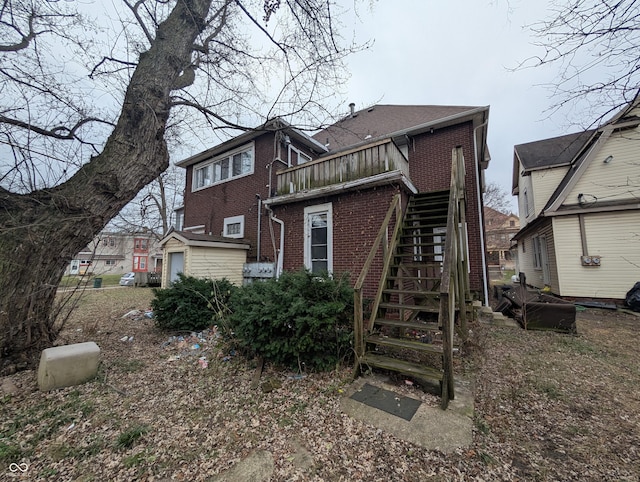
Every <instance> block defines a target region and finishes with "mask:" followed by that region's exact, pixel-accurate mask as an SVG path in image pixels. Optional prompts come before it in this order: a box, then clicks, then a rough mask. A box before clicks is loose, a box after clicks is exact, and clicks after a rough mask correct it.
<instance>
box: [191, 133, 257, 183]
mask: <svg viewBox="0 0 640 482" xmlns="http://www.w3.org/2000/svg"><path fill="white" fill-rule="evenodd" d="M252 173H253V144H250V145H248V146H243V147H242V148H241V149H239V150H237V151H235V152H232V153H231V154H225V155H224V156H222V157H218V158H216V159H213V160H210V161H206V162H205V163H202V164H199V165H198V166H196V167H194V168H193V187H192V190H193V191H197V190H198V189H203V188H205V187H208V186H212V185H214V184H218V183H221V182H225V181H229V180H231V179H234V178H236V177H240V176H246V175H248V174H252Z"/></svg>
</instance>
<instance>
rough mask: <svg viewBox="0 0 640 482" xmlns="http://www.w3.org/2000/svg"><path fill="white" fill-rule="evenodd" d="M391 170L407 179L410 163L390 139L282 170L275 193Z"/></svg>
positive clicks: (351, 179)
mask: <svg viewBox="0 0 640 482" xmlns="http://www.w3.org/2000/svg"><path fill="white" fill-rule="evenodd" d="M390 171H402V172H403V173H404V174H405V176H407V177H408V176H409V162H408V161H407V159H406V158H405V156H404V154H402V152H401V151H400V149H398V147H397V146H396V145H395V144H394V143H393V142H392V141H391V139H385V140H383V141H379V142H376V143H375V144H370V145H367V146H364V147H362V148H360V149H352V150H349V151H345V152H341V153H339V154H335V155H333V156H330V157H324V158H322V159H317V160H315V161H311V162H306V163H304V164H301V165H299V166H294V167H290V168H288V169H285V170H284V171H280V172H278V173H277V191H276V192H277V195H283V194H294V193H297V192H301V191H308V190H311V189H318V188H321V187H325V186H330V185H332V184H340V183H344V182H349V181H355V180H358V179H364V178H366V177H370V176H375V175H376V174H382V173H384V172H390Z"/></svg>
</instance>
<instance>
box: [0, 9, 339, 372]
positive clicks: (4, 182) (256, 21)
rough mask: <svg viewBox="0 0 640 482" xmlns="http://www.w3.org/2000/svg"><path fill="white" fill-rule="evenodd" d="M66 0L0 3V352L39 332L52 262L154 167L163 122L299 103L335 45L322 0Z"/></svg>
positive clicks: (323, 90)
mask: <svg viewBox="0 0 640 482" xmlns="http://www.w3.org/2000/svg"><path fill="white" fill-rule="evenodd" d="M106 4H109V2H105V5H106ZM81 7H82V4H81V3H79V2H54V1H42V0H4V1H3V2H2V5H1V6H0V39H2V40H1V41H0V89H1V91H2V97H1V100H0V102H1V104H0V142H1V143H2V144H1V145H0V149H1V152H2V157H1V159H2V163H1V164H0V350H1V353H2V357H3V358H4V359H5V360H6V359H9V358H15V357H16V356H18V355H21V356H23V357H25V359H31V360H33V359H35V356H36V355H37V354H38V353H39V351H40V350H41V349H42V348H44V347H47V346H49V345H50V344H51V343H52V342H53V341H54V339H55V337H56V335H57V333H58V331H59V329H60V324H59V323H57V322H56V318H55V316H54V315H55V312H54V311H53V309H52V308H53V306H54V300H55V296H56V288H57V286H58V284H59V283H60V280H61V277H62V275H63V273H64V270H65V267H66V265H67V264H68V262H69V261H70V260H71V258H72V257H73V255H74V254H75V253H77V252H78V251H79V250H80V249H82V248H83V247H84V246H86V245H87V244H88V243H89V242H90V241H91V239H93V238H94V236H95V235H96V234H97V233H99V232H100V231H101V230H102V229H103V227H104V226H105V225H106V224H107V223H108V222H109V221H110V220H111V219H113V218H114V216H116V214H117V213H118V212H119V211H120V210H121V209H122V208H123V207H124V206H125V205H126V204H127V203H128V202H130V201H131V200H132V199H134V197H135V196H136V195H137V194H138V192H140V190H141V189H143V188H144V187H145V186H146V185H147V184H149V183H150V182H151V181H153V180H154V179H157V178H158V176H159V175H160V174H161V173H162V172H163V171H164V170H165V169H166V168H167V166H168V159H169V156H168V150H167V142H166V138H167V137H168V136H177V135H179V133H177V132H178V131H180V130H181V129H183V128H187V129H196V128H199V127H206V129H207V131H206V132H207V133H208V134H207V135H209V136H210V135H211V132H215V130H216V129H224V128H229V127H233V128H237V129H246V127H245V122H243V120H246V119H247V117H245V115H246V114H247V113H249V114H261V118H262V119H263V120H264V121H268V120H270V119H271V118H273V117H274V116H282V115H286V114H295V113H301V112H313V111H314V107H316V108H317V107H319V106H320V105H321V103H322V100H323V96H324V95H335V92H336V87H337V83H338V82H339V80H340V78H341V72H344V69H343V68H342V64H341V61H342V59H343V57H344V56H345V55H346V54H347V53H348V52H349V50H350V49H349V48H347V49H344V48H342V47H340V43H339V42H340V39H339V38H338V37H337V35H336V34H335V32H336V26H335V17H336V15H337V11H336V7H335V5H334V4H333V2H332V0H287V1H285V2H281V1H279V0H275V1H274V0H122V3H121V4H117V8H116V9H115V10H113V11H112V12H111V15H110V16H109V17H106V16H104V15H105V14H101V17H100V18H99V19H94V20H91V15H93V12H92V11H85V12H82V11H79V10H78V9H80V8H81ZM102 7H104V5H103V4H102V2H100V3H97V4H93V5H91V8H92V9H93V10H96V11H97V10H99V9H100V8H102ZM105 8H106V7H105ZM260 93H263V94H264V95H262V96H261V95H259V94H260ZM269 98H271V99H275V100H274V101H273V102H271V103H270V104H268V103H267V102H266V100H267V99H269ZM194 111H195V112H196V113H197V114H198V115H199V117H197V118H196V117H193V116H191V113H192V112H194ZM316 111H317V109H316Z"/></svg>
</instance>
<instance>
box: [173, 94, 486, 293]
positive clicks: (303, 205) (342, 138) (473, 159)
mask: <svg viewBox="0 0 640 482" xmlns="http://www.w3.org/2000/svg"><path fill="white" fill-rule="evenodd" d="M350 107H351V112H350V114H349V115H348V116H347V117H346V118H344V119H343V120H341V121H340V122H338V123H336V124H334V125H333V126H331V127H329V128H327V129H324V130H322V131H320V132H319V133H317V134H316V135H314V136H313V137H310V136H308V135H307V134H305V133H304V132H302V131H300V130H298V129H295V128H292V127H291V126H289V125H288V124H287V123H285V122H283V121H282V120H279V119H277V120H274V121H272V122H269V123H268V124H266V125H265V126H263V127H262V128H259V129H256V130H254V131H249V132H246V133H244V134H241V135H239V136H237V137H235V138H233V139H231V140H229V141H226V142H224V143H222V144H220V145H218V146H216V147H213V148H212V149H209V150H207V151H204V152H202V153H199V154H197V155H195V156H192V157H190V158H188V159H184V160H182V161H180V162H178V163H177V165H178V166H180V167H183V168H185V169H186V171H187V172H186V189H185V196H184V207H183V208H181V210H180V213H179V214H180V216H179V219H180V222H181V224H182V229H180V230H175V231H173V232H170V233H169V235H168V236H167V237H165V239H164V240H162V245H163V246H164V247H165V263H166V268H167V269H165V270H164V277H163V286H167V285H168V284H169V283H170V282H171V281H173V280H174V279H175V276H176V275H177V273H178V272H179V271H181V270H182V271H184V272H185V273H186V274H194V275H195V274H197V275H201V276H203V275H204V276H211V277H213V276H220V275H221V274H224V272H221V271H220V270H219V269H218V268H219V267H221V266H222V265H223V264H225V263H226V264H227V266H228V267H230V266H235V268H234V269H233V272H231V271H230V272H229V273H228V274H227V275H226V276H227V277H228V278H230V279H234V280H238V279H239V278H240V277H241V276H242V271H241V268H240V265H239V259H245V260H246V261H247V262H254V263H255V262H262V263H265V264H260V265H258V266H259V268H252V267H247V266H245V268H244V270H245V273H246V271H249V270H251V269H256V271H259V272H260V273H262V274H263V275H264V273H271V274H272V271H275V272H281V271H282V270H297V269H300V268H307V269H309V270H310V271H312V272H321V271H329V272H333V273H338V274H341V273H348V274H349V275H350V277H351V280H352V282H355V280H356V278H357V277H358V275H359V273H360V271H361V269H362V266H363V264H364V262H365V259H366V257H367V255H368V254H369V251H370V249H371V246H372V244H373V241H374V239H375V238H376V236H377V233H378V230H379V228H380V226H381V224H382V221H383V218H384V217H385V214H386V212H387V210H388V208H389V206H390V204H391V201H392V199H393V198H394V196H395V195H396V194H400V195H401V199H402V206H403V208H405V207H406V206H407V204H408V202H409V199H410V197H411V196H412V195H414V194H416V193H423V192H432V191H442V190H447V189H449V184H450V179H451V165H452V150H453V149H454V148H456V147H458V146H461V147H462V152H463V153H464V156H465V171H466V184H465V190H466V197H465V199H466V203H467V208H466V226H465V228H466V230H467V236H466V239H467V240H468V243H467V244H468V246H466V247H465V250H466V254H467V256H468V258H469V285H470V286H469V288H470V290H471V292H473V293H474V295H475V297H476V298H480V299H483V300H484V299H486V293H487V271H486V265H485V263H484V233H483V222H482V209H481V206H482V190H483V185H484V180H483V176H484V173H483V171H484V170H485V169H486V168H487V166H488V162H489V154H488V150H487V147H486V136H487V124H488V116H489V108H488V107H461V106H428V105H425V106H422V105H416V106H402V105H375V106H372V107H370V108H368V109H364V110H361V111H357V112H356V111H354V109H353V104H351V105H350ZM207 249H209V250H210V252H209V253H208V254H206V250H207ZM421 249H427V248H424V247H422V248H421ZM431 249H432V251H433V250H434V249H439V248H431ZM223 251H226V253H223ZM189 256H191V259H190V260H187V258H188V257H189ZM243 256H246V258H243ZM441 259H442V256H441V255H440V260H441ZM220 260H222V261H220ZM229 260H232V261H229ZM269 263H270V264H269ZM381 269H382V262H381V260H379V259H376V260H374V263H373V267H372V271H373V272H374V273H380V271H381ZM239 270H240V271H239ZM270 270H272V271H270ZM257 276H260V274H258V275H257ZM264 276H266V275H264ZM375 289H376V286H374V285H373V284H372V283H369V284H367V285H365V294H367V293H368V294H369V295H372V294H373V293H374V292H375Z"/></svg>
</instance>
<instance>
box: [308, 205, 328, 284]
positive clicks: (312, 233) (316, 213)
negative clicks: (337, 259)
mask: <svg viewBox="0 0 640 482" xmlns="http://www.w3.org/2000/svg"><path fill="white" fill-rule="evenodd" d="M304 265H305V267H306V268H307V269H308V270H309V271H311V272H312V273H316V274H320V273H323V272H328V273H331V272H332V271H333V206H332V204H331V203H326V204H318V205H317V206H309V207H306V208H305V209H304Z"/></svg>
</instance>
